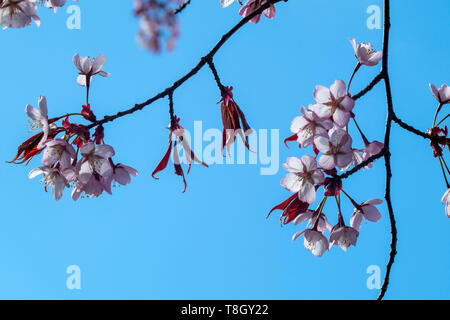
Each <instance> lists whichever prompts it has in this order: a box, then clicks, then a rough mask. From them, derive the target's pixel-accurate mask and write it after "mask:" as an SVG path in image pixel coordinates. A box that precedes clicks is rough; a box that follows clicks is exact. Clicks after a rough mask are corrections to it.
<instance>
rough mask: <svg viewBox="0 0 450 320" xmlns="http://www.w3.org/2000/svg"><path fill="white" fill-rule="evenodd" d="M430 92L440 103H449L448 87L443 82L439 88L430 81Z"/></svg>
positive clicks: (449, 89)
mask: <svg viewBox="0 0 450 320" xmlns="http://www.w3.org/2000/svg"><path fill="white" fill-rule="evenodd" d="M430 89H431V92H433V96H434V97H435V98H436V100H437V101H439V103H441V104H447V103H450V87H449V86H447V85H446V84H443V85H442V86H441V87H440V88H439V89H437V88H436V86H435V85H434V84H432V83H430Z"/></svg>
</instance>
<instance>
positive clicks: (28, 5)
mask: <svg viewBox="0 0 450 320" xmlns="http://www.w3.org/2000/svg"><path fill="white" fill-rule="evenodd" d="M66 1H67V0H0V26H2V28H3V29H6V28H23V27H26V26H29V25H30V24H31V21H34V23H35V24H36V25H37V26H40V25H41V20H40V19H39V17H38V15H37V14H38V4H42V5H43V6H45V7H46V8H49V9H53V10H54V11H55V13H56V12H57V10H58V8H60V7H63V6H64V5H65V4H66ZM73 1H78V0H73Z"/></svg>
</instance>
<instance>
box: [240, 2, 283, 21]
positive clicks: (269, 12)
mask: <svg viewBox="0 0 450 320" xmlns="http://www.w3.org/2000/svg"><path fill="white" fill-rule="evenodd" d="M264 4H266V0H247V2H246V3H245V4H244V6H243V7H242V8H241V9H240V10H239V14H240V15H241V16H243V17H244V18H245V17H247V16H248V15H250V14H252V13H253V12H255V11H256V10H258V9H259V8H260V7H261V6H262V5H264ZM263 14H264V15H265V16H266V17H267V18H269V19H273V18H274V17H275V6H274V5H273V4H272V5H270V7H269V8H267V9H266V10H264V11H263ZM260 18H261V15H260V14H258V15H256V16H255V17H254V18H252V19H250V23H258V22H259V19H260Z"/></svg>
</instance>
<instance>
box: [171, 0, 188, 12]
mask: <svg viewBox="0 0 450 320" xmlns="http://www.w3.org/2000/svg"><path fill="white" fill-rule="evenodd" d="M190 3H191V0H186V1H184V2H183V3H182V4H181V5H180V6H179V7H178V8H177V9H176V10H175V11H174V14H179V13H180V12H181V11H183V10H184V9H186V7H187V6H188V5H189V4H190Z"/></svg>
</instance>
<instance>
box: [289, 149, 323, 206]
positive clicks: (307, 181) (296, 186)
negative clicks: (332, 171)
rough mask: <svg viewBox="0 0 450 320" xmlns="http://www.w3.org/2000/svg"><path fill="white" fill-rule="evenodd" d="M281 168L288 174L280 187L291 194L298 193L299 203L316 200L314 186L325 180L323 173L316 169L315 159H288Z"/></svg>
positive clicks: (307, 156)
mask: <svg viewBox="0 0 450 320" xmlns="http://www.w3.org/2000/svg"><path fill="white" fill-rule="evenodd" d="M283 167H284V168H285V169H286V170H287V171H289V173H288V174H287V175H286V176H285V177H284V178H283V180H281V185H282V186H283V187H284V188H286V189H287V190H289V191H291V192H298V198H299V199H300V201H304V202H307V203H309V204H311V203H313V202H314V201H315V200H316V188H315V185H317V184H321V183H323V181H324V179H325V177H324V174H323V172H322V171H321V170H319V169H317V162H316V159H315V158H314V157H311V156H310V155H304V156H303V157H302V158H301V159H298V158H296V157H289V158H287V160H286V162H285V163H284V164H283Z"/></svg>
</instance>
